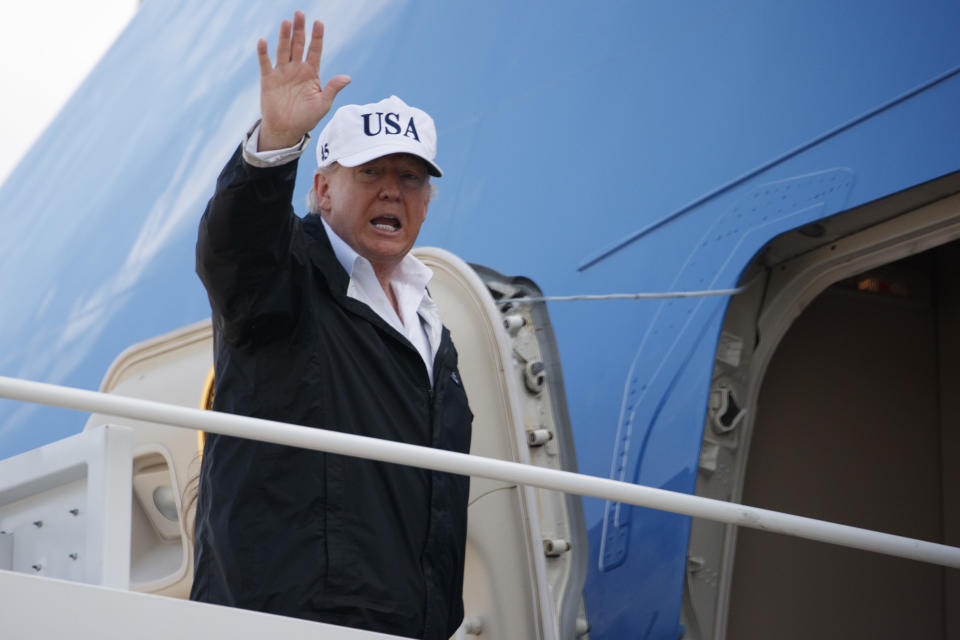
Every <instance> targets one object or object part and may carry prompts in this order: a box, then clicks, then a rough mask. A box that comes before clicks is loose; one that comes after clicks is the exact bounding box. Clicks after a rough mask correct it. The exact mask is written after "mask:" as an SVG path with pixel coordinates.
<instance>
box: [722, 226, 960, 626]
mask: <svg viewBox="0 0 960 640" xmlns="http://www.w3.org/2000/svg"><path fill="white" fill-rule="evenodd" d="M957 399H960V242H953V243H950V244H947V245H943V246H941V247H937V248H935V249H932V250H930V251H927V252H925V253H922V254H918V255H915V256H911V257H910V258H907V259H904V260H901V261H899V262H897V263H893V264H889V265H886V266H884V267H882V268H880V269H875V270H871V271H870V272H868V273H866V274H861V275H860V276H857V277H854V278H851V279H848V280H845V281H842V282H840V283H837V284H835V285H833V286H831V287H830V288H828V289H827V290H826V291H824V292H823V293H822V294H821V295H820V296H818V297H817V298H816V299H815V300H814V301H813V302H812V303H811V304H810V305H809V306H808V307H807V308H806V309H805V310H804V311H803V313H802V314H801V315H800V316H799V317H798V318H797V320H796V321H795V322H794V324H793V325H792V327H791V328H790V330H789V331H788V333H787V334H786V335H785V336H784V338H783V340H782V342H781V343H780V345H779V346H778V348H777V351H776V353H775V354H774V356H773V358H772V360H771V362H770V365H769V368H768V370H767V373H766V376H765V378H764V382H763V385H762V387H761V391H760V395H759V400H758V403H757V414H756V422H755V427H754V431H753V436H752V441H751V448H750V455H749V464H748V468H747V472H746V477H745V483H744V489H743V497H742V501H743V503H744V504H749V505H754V506H758V507H766V508H770V509H775V510H778V511H785V512H787V513H795V514H799V515H806V516H810V517H813V518H820V519H824V520H830V521H834V522H840V523H843V524H850V525H854V526H858V527H864V528H868V529H874V530H879V531H884V532H889V533H894V534H898V535H904V536H909V537H913V538H920V539H924V540H930V541H934V542H943V543H946V544H952V545H955V546H956V545H960V464H958V463H957V461H958V460H960V408H958V407H957V402H956V400H957ZM727 637H728V638H731V639H736V640H741V639H751V638H771V637H775V638H782V639H786V640H789V639H793V638H796V639H807V638H871V639H886V638H889V639H891V640H892V639H901V638H948V639H951V640H957V639H960V571H957V570H952V569H944V568H943V567H939V566H935V565H930V564H924V563H920V562H914V561H909V560H903V559H899V558H892V557H888V556H882V555H879V554H873V553H868V552H863V551H857V550H853V549H847V548H843V547H837V546H832V545H826V544H821V543H817V542H811V541H807V540H801V539H797V538H792V537H787V536H780V535H771V534H766V533H763V532H758V531H755V530H752V529H740V530H739V532H738V534H737V546H736V554H735V560H734V573H733V581H732V590H731V596H730V609H729V618H728V627H727Z"/></svg>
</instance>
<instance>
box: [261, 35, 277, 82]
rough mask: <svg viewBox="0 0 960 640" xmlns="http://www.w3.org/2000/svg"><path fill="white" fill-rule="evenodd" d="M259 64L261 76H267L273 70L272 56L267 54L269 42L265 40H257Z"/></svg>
mask: <svg viewBox="0 0 960 640" xmlns="http://www.w3.org/2000/svg"><path fill="white" fill-rule="evenodd" d="M257 62H259V63H260V75H261V76H265V75H267V74H268V73H270V69H272V68H273V66H272V65H271V64H270V54H269V53H267V41H266V40H264V39H263V38H260V39H259V40H257Z"/></svg>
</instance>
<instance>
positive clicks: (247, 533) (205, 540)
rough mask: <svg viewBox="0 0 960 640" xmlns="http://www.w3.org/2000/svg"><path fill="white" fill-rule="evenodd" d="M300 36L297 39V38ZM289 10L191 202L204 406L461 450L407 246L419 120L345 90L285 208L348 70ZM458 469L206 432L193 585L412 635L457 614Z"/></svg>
mask: <svg viewBox="0 0 960 640" xmlns="http://www.w3.org/2000/svg"><path fill="white" fill-rule="evenodd" d="M305 48H306V56H305V57H304V49H305ZM322 48H323V25H322V24H321V23H320V22H314V23H313V27H312V34H311V37H310V42H309V46H307V43H306V29H305V20H304V16H303V14H302V13H300V12H297V13H296V14H295V16H294V20H293V23H292V25H291V23H290V22H287V21H284V23H283V25H282V26H281V28H280V37H279V41H278V45H277V63H276V65H272V64H271V61H270V57H269V54H268V53H267V45H266V42H265V41H263V40H260V41H259V42H258V44H257V53H258V58H259V61H260V87H261V99H260V105H261V112H262V120H261V121H260V122H259V123H258V124H257V125H256V126H254V127H253V129H251V131H250V132H248V134H247V136H246V139H245V140H244V142H243V144H242V145H241V147H240V148H239V149H238V150H237V152H236V153H235V154H234V155H233V157H232V158H231V159H230V161H229V162H228V163H227V165H226V167H224V169H223V171H222V173H221V174H220V177H219V179H218V181H217V189H216V192H215V194H214V196H213V198H212V199H211V200H210V203H209V204H208V206H207V209H206V211H205V213H204V215H203V219H202V220H201V222H200V231H199V237H198V241H197V273H198V275H199V276H200V278H201V280H202V281H203V283H204V286H205V287H206V289H207V293H208V296H209V299H210V306H211V309H212V316H213V327H214V366H215V379H216V390H215V396H214V398H215V399H214V409H216V410H218V411H226V412H230V413H237V414H242V415H250V416H256V417H260V418H268V419H273V420H281V421H285V422H291V423H294V424H300V425H307V426H316V427H323V428H330V429H336V430H340V431H344V432H348V433H355V434H361V435H367V436H374V437H379V438H386V439H389V440H394V441H398V442H406V443H411V444H418V445H426V446H433V447H438V448H443V449H448V450H451V451H460V452H466V451H468V450H469V447H470V428H471V420H472V413H471V412H470V409H469V407H468V404H467V397H466V394H465V392H464V390H463V388H462V384H461V381H460V376H459V373H458V371H457V353H456V350H455V349H454V346H453V343H452V342H451V341H450V335H449V332H448V331H447V330H446V328H444V327H443V325H442V324H441V322H440V318H439V314H438V311H437V307H436V305H435V304H434V302H433V300H432V299H431V298H430V295H429V293H428V292H427V289H426V285H427V283H428V282H429V280H430V278H431V277H432V272H431V271H430V269H429V268H427V267H426V266H425V265H424V264H423V263H421V262H420V261H418V260H417V259H416V258H414V257H413V256H411V255H409V251H410V249H411V247H412V246H413V244H414V242H415V241H416V238H417V234H418V233H419V230H420V226H421V224H423V222H424V220H425V218H426V214H427V207H428V205H429V202H430V198H431V195H432V189H433V186H432V185H431V183H430V179H431V177H440V176H441V175H442V172H441V170H440V168H439V167H438V166H437V164H436V163H435V157H436V129H435V127H434V123H433V120H432V119H431V118H430V116H429V115H427V114H426V113H425V112H423V111H421V110H420V109H417V108H414V107H411V106H408V105H407V104H406V103H404V102H403V101H402V100H401V99H400V98H397V97H396V96H391V97H389V98H386V99H384V100H382V101H380V102H378V103H375V104H369V105H348V106H345V107H342V108H340V109H339V110H337V111H336V113H334V115H333V116H332V117H331V118H329V121H328V122H327V123H326V125H325V127H324V129H323V130H322V132H321V133H320V135H319V137H318V140H317V164H318V168H317V170H316V172H315V174H314V179H313V186H312V189H311V191H310V198H309V209H310V213H309V214H308V215H306V216H305V217H303V218H300V217H298V216H297V215H295V214H294V212H293V207H292V205H291V202H290V200H291V197H292V194H293V188H294V180H295V177H296V167H297V162H298V159H299V156H300V154H301V153H302V151H303V149H304V147H305V146H306V144H307V141H308V139H309V132H310V131H311V130H312V129H313V128H314V127H316V125H317V124H318V123H319V122H320V121H321V119H323V118H324V116H326V115H327V112H328V111H329V110H330V108H331V105H332V103H333V100H334V98H335V97H336V95H337V93H338V92H339V91H340V90H341V89H343V88H344V87H345V86H346V85H347V84H348V83H349V82H350V78H349V77H347V76H334V77H333V78H331V79H330V80H329V81H328V82H327V84H326V85H325V86H324V85H322V83H321V82H320V79H319V77H318V76H319V65H320V57H321V51H322ZM468 490H469V480H468V479H467V478H465V477H461V476H456V475H451V474H446V473H440V472H431V471H427V470H423V469H415V468H411V467H405V466H400V465H393V464H386V463H380V462H373V461H370V460H362V459H356V458H349V457H345V456H340V455H333V454H323V453H318V452H315V451H308V450H301V449H296V448H291V447H285V446H281V445H274V444H269V443H263V442H254V441H248V440H243V439H238V438H232V437H227V436H218V435H209V436H208V438H207V443H206V446H205V449H204V453H203V463H202V469H201V474H200V485H199V496H198V505H197V520H196V523H197V524H196V534H195V577H194V583H193V589H192V591H191V598H192V599H195V600H202V601H206V602H214V603H218V604H226V605H231V606H237V607H244V608H248V609H255V610H259V611H268V612H272V613H278V614H282V615H289V616H296V617H300V618H307V619H312V620H319V621H324V622H330V623H334V624H341V625H347V626H353V627H358V628H363V629H369V630H374V631H382V632H386V633H393V634H397V635H404V636H409V637H415V638H425V639H436V640H440V639H445V638H448V637H449V636H450V635H451V634H452V633H453V632H454V631H455V630H456V628H457V626H458V625H459V623H460V621H461V619H462V617H463V603H462V597H461V593H462V584H463V559H464V546H465V539H466V501H467V494H468Z"/></svg>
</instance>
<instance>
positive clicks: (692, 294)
mask: <svg viewBox="0 0 960 640" xmlns="http://www.w3.org/2000/svg"><path fill="white" fill-rule="evenodd" d="M749 286H750V284H749V283H748V284H745V285H743V286H742V287H737V288H735V289H706V290H704V291H665V292H657V293H653V292H643V293H604V294H584V295H576V296H538V297H530V298H502V299H500V300H497V304H513V303H517V304H520V303H532V302H568V301H571V300H663V299H667V298H707V297H711V296H735V295H737V294H738V293H743V292H744V291H746V290H747V287H749Z"/></svg>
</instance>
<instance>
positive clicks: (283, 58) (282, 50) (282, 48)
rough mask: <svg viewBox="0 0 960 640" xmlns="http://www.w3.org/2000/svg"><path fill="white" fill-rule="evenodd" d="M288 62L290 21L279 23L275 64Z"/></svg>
mask: <svg viewBox="0 0 960 640" xmlns="http://www.w3.org/2000/svg"><path fill="white" fill-rule="evenodd" d="M288 62H290V21H289V20H284V21H283V22H281V23H280V37H279V38H277V66H278V67H279V66H280V65H282V64H286V63H288Z"/></svg>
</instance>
